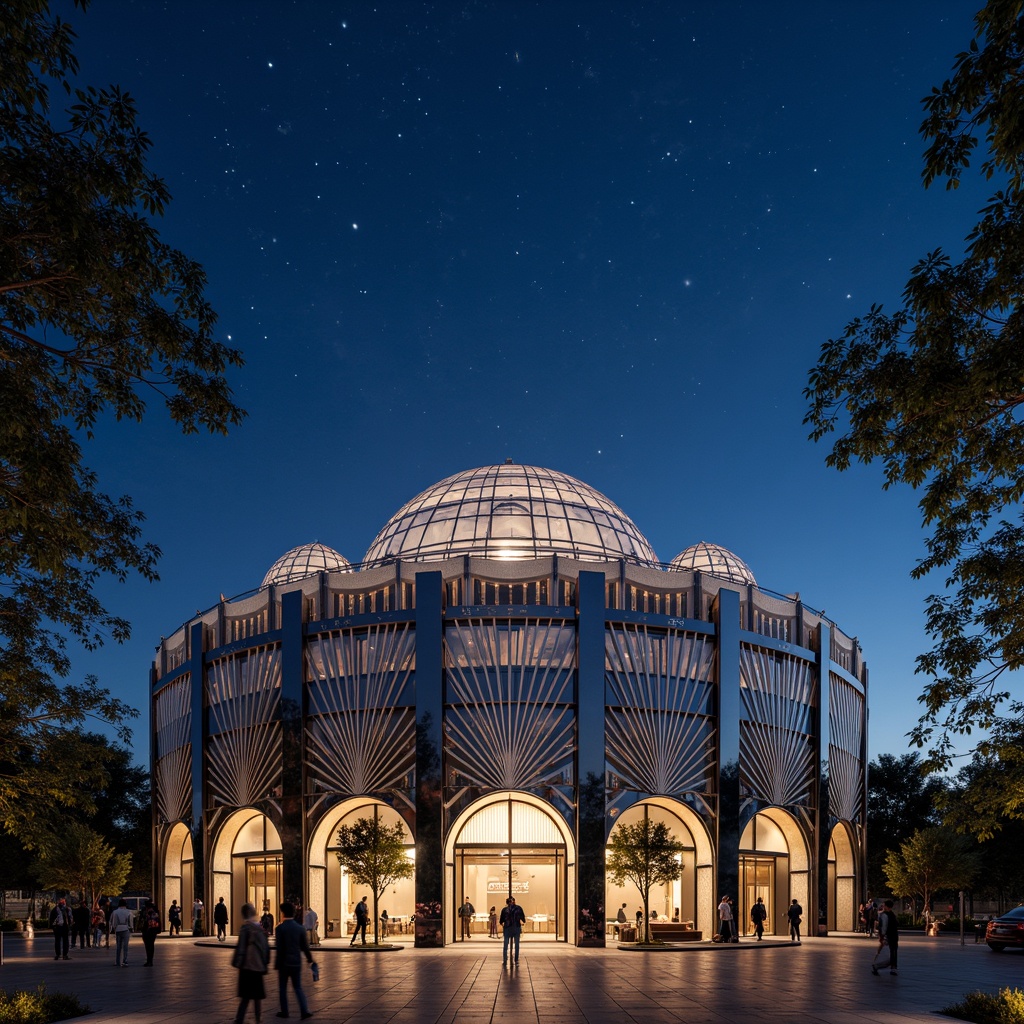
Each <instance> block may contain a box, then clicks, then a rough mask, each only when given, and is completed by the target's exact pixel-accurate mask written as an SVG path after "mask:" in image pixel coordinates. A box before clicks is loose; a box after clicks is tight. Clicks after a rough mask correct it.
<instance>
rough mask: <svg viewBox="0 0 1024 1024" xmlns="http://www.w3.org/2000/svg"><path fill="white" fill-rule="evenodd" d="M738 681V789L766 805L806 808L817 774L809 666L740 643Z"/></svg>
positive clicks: (800, 661) (812, 691) (812, 675)
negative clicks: (739, 719)
mask: <svg viewBox="0 0 1024 1024" xmlns="http://www.w3.org/2000/svg"><path fill="white" fill-rule="evenodd" d="M740 681H741V688H740V697H741V702H742V708H743V719H742V720H741V721H740V771H741V775H740V777H741V783H742V785H743V786H744V788H745V789H746V791H747V793H748V795H749V796H750V797H752V798H754V799H756V800H760V801H764V802H766V803H769V804H776V805H778V806H791V805H794V804H805V805H809V804H810V803H811V798H812V795H813V787H814V774H815V773H814V742H813V738H812V736H811V727H812V721H811V716H812V712H813V701H814V698H815V686H814V672H813V670H812V667H811V665H810V663H809V662H806V661H804V660H803V659H800V658H794V657H791V656H789V655H786V654H778V653H776V652H774V651H765V650H760V649H758V648H754V647H751V646H749V645H748V644H742V645H741V646H740Z"/></svg>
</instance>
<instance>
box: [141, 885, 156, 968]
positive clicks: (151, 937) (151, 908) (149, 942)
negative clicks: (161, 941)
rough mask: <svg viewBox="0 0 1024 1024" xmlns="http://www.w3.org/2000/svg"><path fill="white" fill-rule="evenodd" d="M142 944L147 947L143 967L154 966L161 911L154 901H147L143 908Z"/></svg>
mask: <svg viewBox="0 0 1024 1024" xmlns="http://www.w3.org/2000/svg"><path fill="white" fill-rule="evenodd" d="M141 931H142V944H143V946H145V947H146V962H145V963H144V964H143V965H142V966H143V967H152V966H153V953H154V952H155V950H156V937H157V936H158V935H159V934H160V911H159V910H157V909H156V904H155V903H154V902H153V901H152V900H146V905H145V906H144V907H143V908H142V928H141Z"/></svg>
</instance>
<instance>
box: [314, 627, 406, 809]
mask: <svg viewBox="0 0 1024 1024" xmlns="http://www.w3.org/2000/svg"><path fill="white" fill-rule="evenodd" d="M415 653H416V648H415V634H414V631H413V629H412V627H411V626H410V625H409V623H382V624H380V625H377V626H371V627H370V628H369V629H363V630H359V631H358V632H357V631H355V630H340V631H338V632H334V633H330V634H325V635H323V636H320V637H314V638H311V639H310V641H309V643H308V645H307V648H306V692H307V694H308V700H309V708H308V710H309V717H308V719H307V726H306V768H307V773H308V778H309V785H310V787H311V788H312V789H313V790H315V791H319V792H329V793H341V794H345V795H359V794H363V793H376V792H380V791H381V790H385V789H393V788H401V787H402V786H403V785H404V784H405V782H406V779H407V777H408V776H409V774H410V772H412V771H413V769H414V768H415V764H416V711H415V702H416V697H415V692H414V689H413V682H414V672H415V665H416V659H415Z"/></svg>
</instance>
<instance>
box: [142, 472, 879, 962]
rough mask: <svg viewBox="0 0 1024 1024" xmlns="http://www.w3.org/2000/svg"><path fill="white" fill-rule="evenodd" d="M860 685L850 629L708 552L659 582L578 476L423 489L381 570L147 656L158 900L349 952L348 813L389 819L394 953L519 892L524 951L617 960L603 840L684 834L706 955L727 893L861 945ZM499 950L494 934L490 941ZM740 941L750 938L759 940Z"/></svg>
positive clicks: (631, 538) (380, 544)
mask: <svg viewBox="0 0 1024 1024" xmlns="http://www.w3.org/2000/svg"><path fill="white" fill-rule="evenodd" d="M867 681H868V679H867V670H866V668H865V666H864V663H863V661H862V659H861V653H860V648H859V646H858V644H857V642H856V640H855V639H853V638H852V637H851V636H849V635H847V634H845V633H844V632H842V631H841V630H840V629H838V628H837V627H836V626H835V625H834V624H833V623H831V622H830V621H828V620H827V619H825V618H824V617H823V616H822V615H820V614H819V613H817V612H815V611H813V610H812V609H811V608H810V607H808V606H805V605H804V604H803V603H802V602H801V601H800V599H799V597H798V596H783V595H780V594H775V593H772V592H770V591H768V590H764V589H762V588H761V587H759V586H758V584H757V582H756V580H755V578H754V576H753V574H752V573H751V571H750V569H749V568H748V567H747V565H746V564H745V563H744V562H743V561H742V560H741V559H740V558H738V557H737V556H736V555H734V554H732V553H731V552H729V551H726V550H725V549H723V548H721V547H717V546H716V545H714V544H708V543H697V544H694V545H692V546H690V547H687V548H686V549H685V550H683V551H682V552H681V553H680V554H679V555H677V556H676V557H675V558H673V559H672V561H671V562H670V563H668V564H663V563H661V562H659V560H658V558H657V556H656V555H655V553H654V551H653V550H652V548H651V545H650V544H649V543H648V542H647V540H646V539H645V538H644V536H643V534H642V533H641V532H640V531H639V530H638V529H637V527H636V526H635V525H634V523H633V522H632V521H631V520H630V518H629V517H628V516H627V515H626V514H625V513H624V512H623V511H622V510H621V509H620V508H619V507H618V506H617V505H615V504H614V503H613V502H612V501H610V500H609V499H608V498H606V497H605V496H604V495H602V494H600V493H598V492H597V491H595V490H594V489H593V488H591V487H588V486H587V485H586V484H584V483H582V482H581V481H579V480H576V479H574V478H573V477H571V476H568V475H566V474H564V473H558V472H554V471H552V470H547V469H541V468H537V467H533V466H521V465H515V464H512V463H511V462H509V463H506V464H503V465H497V466H486V467H483V468H480V469H473V470H468V471H466V472H463V473H459V474H457V475H455V476H452V477H449V478H448V479H446V480H442V481H441V482H440V483H438V484H436V485H435V486H433V487H430V488H428V489H427V490H425V491H423V493H421V494H419V495H417V496H416V497H415V498H413V500H412V501H410V502H409V503H408V504H407V505H405V506H404V507H403V508H401V509H399V510H398V512H396V513H395V515H394V516H393V517H392V518H391V519H390V521H389V522H388V523H386V524H385V526H384V528H383V529H382V530H381V531H380V533H379V534H378V535H377V537H376V538H375V539H374V541H373V543H372V544H371V545H370V548H369V550H368V551H367V552H366V554H365V556H364V557H363V559H362V561H361V562H360V563H358V564H352V563H350V562H349V561H347V560H346V559H345V558H344V557H342V555H340V554H338V553H337V552H336V551H333V550H331V549H330V548H327V547H325V546H323V545H321V544H307V545H303V546H301V547H297V548H294V549H293V550H291V551H288V552H287V553H286V554H284V555H282V557H281V558H279V559H278V560H277V562H275V563H274V564H273V565H272V566H271V567H270V569H269V571H268V572H267V573H266V575H265V577H264V578H263V582H262V584H261V585H260V587H259V589H258V590H255V591H253V592H252V593H251V594H250V595H249V596H246V597H242V598H238V599H234V600H221V601H220V603H219V604H217V605H215V606H214V607H213V608H211V609H210V610H209V611H207V612H205V613H204V614H202V615H197V616H196V617H195V618H193V619H191V620H190V621H188V622H187V623H186V624H185V625H184V626H183V627H182V628H180V629H179V630H178V631H177V632H175V633H174V634H173V635H172V636H170V637H168V638H166V639H163V640H162V641H161V643H160V646H159V648H158V652H157V656H156V659H155V663H154V666H153V672H152V680H151V682H152V686H151V702H152V706H151V711H152V723H153V731H152V762H153V800H154V821H155V822H156V828H155V850H154V865H155V876H156V877H155V879H154V883H155V888H154V892H155V893H156V895H157V898H158V900H159V901H160V904H161V905H162V906H163V907H167V906H169V905H170V903H171V901H172V900H175V899H176V900H177V901H178V903H179V904H182V905H184V906H186V907H187V906H189V905H191V903H192V901H193V899H195V898H201V899H202V900H203V901H204V903H206V904H207V905H209V904H210V903H215V902H217V900H218V899H219V898H221V897H223V898H224V901H225V903H226V904H227V905H228V908H229V911H230V917H231V924H230V925H229V930H230V931H232V932H234V931H236V930H237V928H238V926H239V924H240V911H241V907H242V904H243V903H245V902H252V903H254V904H255V905H256V906H257V907H260V906H261V905H263V904H264V901H266V902H268V903H269V904H270V906H271V907H272V908H274V910H275V911H276V908H277V905H278V904H279V903H280V902H281V900H282V899H284V898H286V897H291V898H295V899H297V900H299V901H301V902H302V903H303V904H304V905H307V906H311V907H312V908H313V909H315V910H316V911H317V913H318V914H319V917H320V921H321V932H322V934H324V935H325V936H326V937H328V938H331V937H335V938H341V937H344V936H346V935H349V934H351V932H352V928H353V908H354V906H355V903H356V902H357V901H358V900H359V899H360V898H361V897H362V896H363V895H364V894H365V891H366V890H365V887H364V886H362V885H358V884H356V883H355V882H354V881H353V880H352V878H351V877H350V873H349V871H348V870H347V868H346V865H345V864H344V863H342V861H341V859H340V858H339V855H338V831H339V828H340V827H341V826H342V825H345V824H351V823H353V822H354V821H356V820H357V819H359V818H368V817H369V818H373V817H376V818H379V819H381V820H383V821H385V822H386V823H388V824H390V825H399V826H400V827H401V830H402V834H403V835H404V837H405V842H406V856H407V857H408V858H409V860H410V861H411V862H412V864H413V870H412V874H411V876H410V877H409V878H408V879H406V880H402V881H399V882H397V883H396V884H395V885H393V886H391V887H389V888H388V890H387V891H386V893H385V894H384V896H383V898H382V900H381V903H380V906H381V908H382V909H386V910H387V912H388V915H389V918H390V922H391V930H392V932H393V933H394V934H395V937H398V938H404V939H405V940H407V941H410V942H415V943H416V944H417V945H439V944H442V943H450V942H459V941H465V938H464V936H463V934H462V929H461V927H460V922H459V918H458V914H457V912H458V908H459V907H460V906H462V905H463V903H464V901H465V900H466V899H469V900H470V901H471V903H472V904H473V906H474V908H475V910H476V911H477V913H478V916H480V915H482V916H483V917H486V911H487V910H488V908H489V907H491V906H494V905H497V906H499V907H500V906H501V905H503V904H504V900H505V897H506V896H507V895H508V894H509V893H510V892H511V893H513V894H515V895H516V897H517V899H518V901H519V903H520V904H521V905H522V906H523V907H524V909H525V911H526V914H527V931H526V934H525V935H524V939H529V940H536V941H559V942H566V943H571V944H578V945H603V944H604V943H605V942H606V941H611V936H613V935H614V934H616V928H615V926H614V924H612V923H611V922H612V921H613V919H614V917H615V913H616V910H617V909H618V908H619V906H620V905H621V904H623V903H625V904H627V912H628V914H629V916H630V918H632V917H633V914H634V911H635V909H636V907H637V906H638V905H639V900H638V896H637V891H636V889H635V888H632V887H626V888H619V887H617V886H615V885H614V884H613V883H612V881H611V878H610V877H609V872H608V871H607V869H606V858H607V850H608V844H609V841H610V840H612V837H613V833H614V830H615V829H616V828H618V827H620V826H621V825H623V824H625V823H630V824H632V823H636V822H638V821H641V820H643V819H645V818H646V819H652V820H655V821H658V822H663V823H665V824H666V825H667V826H668V828H669V831H670V832H671V834H672V836H673V837H674V838H675V839H676V840H677V841H678V842H679V843H680V844H681V846H682V853H681V854H679V863H680V869H681V870H680V872H679V877H678V879H677V880H675V881H672V882H668V883H666V884H664V885H660V886H656V887H655V888H654V889H653V890H652V892H651V896H650V907H651V908H652V909H653V910H655V911H657V914H658V917H659V919H662V918H664V919H665V920H666V921H669V922H671V921H672V919H673V918H677V919H678V922H679V924H678V926H677V927H678V928H681V929H685V930H686V931H688V932H689V933H690V937H694V938H696V937H698V934H699V935H700V936H702V937H703V938H704V939H705V940H706V939H708V938H709V937H710V935H711V934H712V932H713V931H714V930H715V927H716V906H717V904H718V901H719V898H720V896H721V895H722V894H730V895H731V896H732V897H733V899H734V900H735V902H736V904H737V913H736V916H737V918H738V920H739V921H740V922H741V925H743V924H744V923H745V922H748V921H749V919H750V917H749V908H750V906H751V904H752V903H753V902H754V901H755V900H756V899H757V897H761V898H763V900H764V902H765V903H766V904H767V906H768V915H769V916H768V926H767V930H768V931H769V932H774V933H776V934H784V933H785V932H786V920H785V909H786V907H787V906H788V905H789V903H790V901H791V900H793V899H796V900H798V901H799V902H800V904H801V905H802V906H803V908H804V918H805V922H806V923H807V925H808V926H811V930H813V926H814V925H818V927H825V928H828V929H829V930H841V931H844V930H853V929H854V927H855V924H856V906H857V903H858V899H859V897H861V896H862V889H863V878H864V850H865V829H864V815H865V786H866V773H865V765H866V744H867V710H866V707H867ZM472 930H473V933H474V934H479V935H483V934H484V933H485V932H486V925H483V926H482V927H481V925H479V924H474V926H473V929H472ZM742 930H743V931H744V932H745V931H746V930H747V929H746V927H745V926H744V927H742Z"/></svg>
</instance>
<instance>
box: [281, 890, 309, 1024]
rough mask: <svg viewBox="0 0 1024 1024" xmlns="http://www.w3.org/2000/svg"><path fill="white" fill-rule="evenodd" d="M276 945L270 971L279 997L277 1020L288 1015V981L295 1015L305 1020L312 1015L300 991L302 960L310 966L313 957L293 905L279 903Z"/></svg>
mask: <svg viewBox="0 0 1024 1024" xmlns="http://www.w3.org/2000/svg"><path fill="white" fill-rule="evenodd" d="M274 942H275V944H276V946H277V951H276V957H275V959H274V969H275V970H276V971H277V987H278V993H279V995H280V998H281V1012H280V1013H279V1014H278V1017H287V1016H288V979H289V978H291V980H292V988H294V989H295V998H296V999H297V1000H298V1001H299V1014H300V1017H301V1019H302V1020H307V1019H308V1018H309V1017H312V1016H313V1014H311V1013H310V1012H309V1007H308V1006H307V1005H306V994H305V992H303V991H302V958H303V957H305V958H306V961H307V962H308V963H309V964H310V965H311V966H312V964H313V954H312V953H310V951H309V939H308V938H307V937H306V929H305V928H303V927H302V925H301V924H299V922H298V921H296V920H295V904H294V903H282V904H281V923H280V924H279V925H278V926H277V928H276V929H275V930H274Z"/></svg>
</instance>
